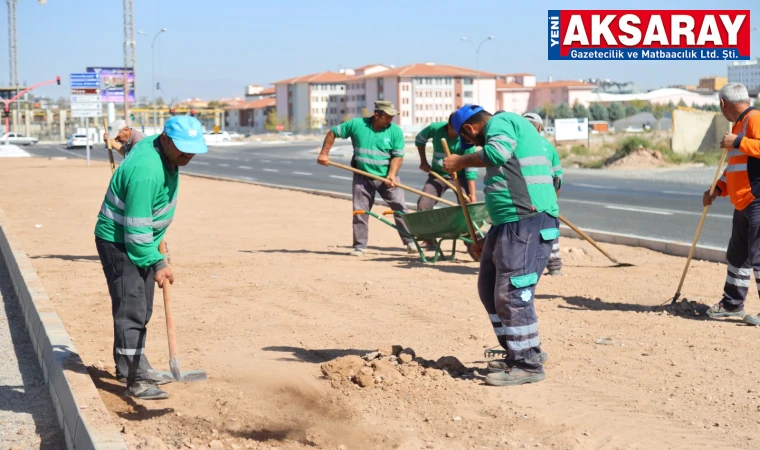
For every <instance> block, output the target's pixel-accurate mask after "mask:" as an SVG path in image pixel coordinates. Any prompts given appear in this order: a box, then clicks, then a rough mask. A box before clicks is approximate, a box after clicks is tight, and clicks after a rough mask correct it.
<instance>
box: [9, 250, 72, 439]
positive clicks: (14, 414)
mask: <svg viewBox="0 0 760 450" xmlns="http://www.w3.org/2000/svg"><path fill="white" fill-rule="evenodd" d="M0 300H1V301H0V303H2V305H1V306H2V307H0V361H2V363H0V448H2V449H16V450H26V449H31V448H38V449H40V450H65V449H66V443H65V442H64V439H63V431H61V429H60V428H59V427H58V418H57V417H56V413H55V410H54V408H53V403H52V401H51V400H50V395H49V393H48V390H47V388H46V385H45V380H44V378H43V377H42V371H41V369H40V366H39V363H38V362H37V358H36V356H35V353H34V349H33V348H32V344H31V342H30V340H29V333H28V332H27V330H26V328H25V327H24V317H23V315H22V313H21V309H20V307H19V304H18V299H17V298H16V295H15V294H14V293H13V287H12V285H11V282H10V276H9V274H8V271H7V268H6V267H5V265H4V263H3V260H2V258H0Z"/></svg>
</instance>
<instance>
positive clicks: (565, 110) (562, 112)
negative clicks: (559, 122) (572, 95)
mask: <svg viewBox="0 0 760 450" xmlns="http://www.w3.org/2000/svg"><path fill="white" fill-rule="evenodd" d="M554 117H555V118H557V119H569V118H571V117H573V110H571V109H570V107H569V106H568V105H567V103H563V104H561V105H559V106H558V107H557V110H556V111H555V112H554Z"/></svg>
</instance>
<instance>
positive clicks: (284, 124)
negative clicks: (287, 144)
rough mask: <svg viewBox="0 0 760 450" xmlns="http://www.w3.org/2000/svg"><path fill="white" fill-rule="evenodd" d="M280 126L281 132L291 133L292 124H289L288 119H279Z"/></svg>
mask: <svg viewBox="0 0 760 450" xmlns="http://www.w3.org/2000/svg"><path fill="white" fill-rule="evenodd" d="M279 122H280V125H282V129H283V131H293V129H292V127H293V126H292V124H291V123H290V119H288V118H287V117H280V120H279Z"/></svg>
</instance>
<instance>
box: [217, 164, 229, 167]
mask: <svg viewBox="0 0 760 450" xmlns="http://www.w3.org/2000/svg"><path fill="white" fill-rule="evenodd" d="M217 166H219V167H229V166H230V165H229V164H217Z"/></svg>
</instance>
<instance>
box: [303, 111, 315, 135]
mask: <svg viewBox="0 0 760 450" xmlns="http://www.w3.org/2000/svg"><path fill="white" fill-rule="evenodd" d="M303 121H304V125H305V128H306V131H309V130H311V129H313V128H314V122H315V121H316V117H314V116H312V115H308V116H306V117H305V118H304V120H303Z"/></svg>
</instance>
